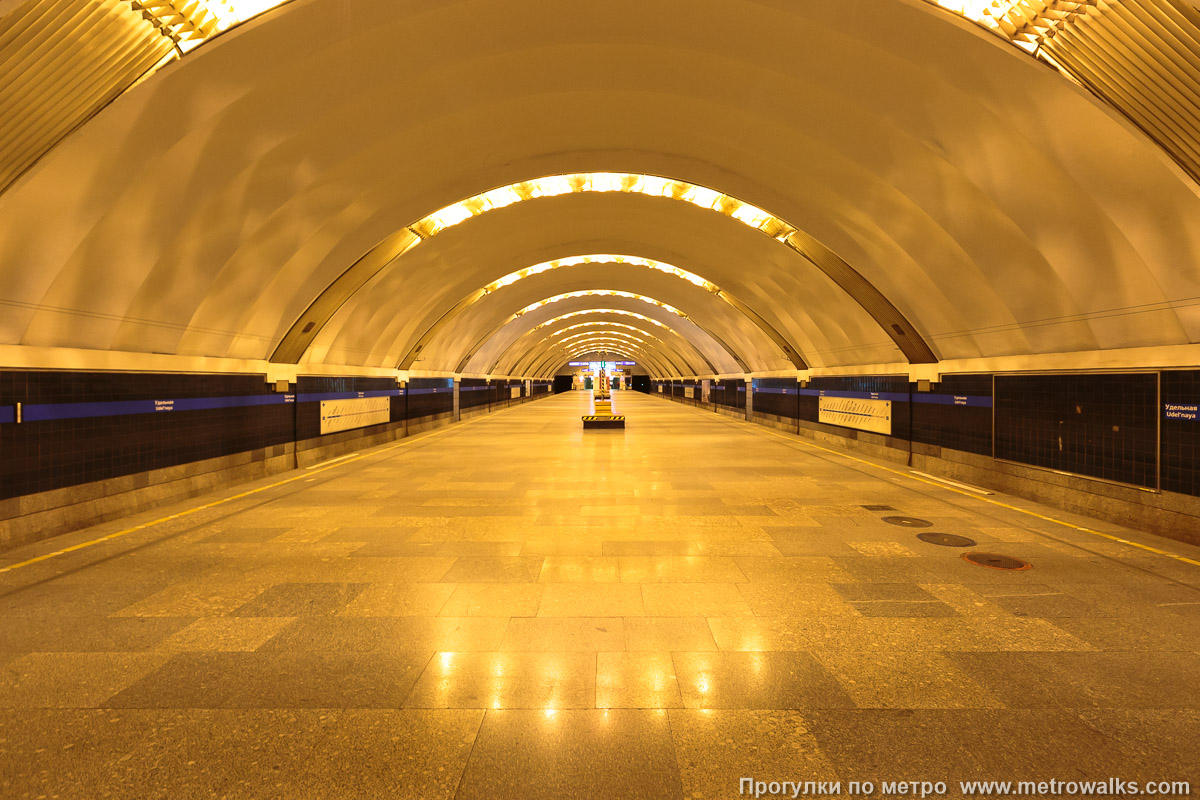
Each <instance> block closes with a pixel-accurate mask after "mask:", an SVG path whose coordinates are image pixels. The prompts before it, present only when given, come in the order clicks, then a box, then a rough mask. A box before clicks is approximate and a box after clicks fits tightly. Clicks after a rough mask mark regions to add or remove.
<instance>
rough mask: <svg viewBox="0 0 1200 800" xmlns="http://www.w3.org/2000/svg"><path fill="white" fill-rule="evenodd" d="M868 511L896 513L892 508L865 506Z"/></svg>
mask: <svg viewBox="0 0 1200 800" xmlns="http://www.w3.org/2000/svg"><path fill="white" fill-rule="evenodd" d="M863 508H865V509H866V510H867V511H895V510H896V509H894V508H892V507H891V506H863Z"/></svg>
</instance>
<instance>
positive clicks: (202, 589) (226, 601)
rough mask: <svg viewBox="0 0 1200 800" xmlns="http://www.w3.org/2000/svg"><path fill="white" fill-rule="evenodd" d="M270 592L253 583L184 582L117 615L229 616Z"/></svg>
mask: <svg viewBox="0 0 1200 800" xmlns="http://www.w3.org/2000/svg"><path fill="white" fill-rule="evenodd" d="M268 588H269V584H261V583H258V582H256V581H250V580H242V581H235V580H228V581H217V580H197V581H181V582H178V583H175V584H173V585H171V586H169V587H167V588H164V589H162V590H160V591H158V592H156V593H154V594H152V595H150V596H149V597H146V598H143V599H141V600H139V601H137V602H134V603H130V604H129V605H127V606H125V607H124V608H122V609H121V610H120V611H119V612H117V616H128V617H208V616H218V615H222V614H230V613H232V612H233V611H234V610H236V609H238V608H240V607H241V606H244V605H245V604H246V603H248V602H250V600H252V599H253V598H255V597H257V596H259V595H260V594H262V593H263V592H264V591H265V590H266V589H268Z"/></svg>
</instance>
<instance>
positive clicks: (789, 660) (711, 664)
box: [674, 652, 854, 709]
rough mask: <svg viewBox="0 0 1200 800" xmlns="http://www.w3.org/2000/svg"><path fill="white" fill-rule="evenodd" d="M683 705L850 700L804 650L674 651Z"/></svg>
mask: <svg viewBox="0 0 1200 800" xmlns="http://www.w3.org/2000/svg"><path fill="white" fill-rule="evenodd" d="M674 660H675V675H676V677H677V679H678V680H679V688H680V690H681V691H682V693H683V703H684V706H686V707H687V708H761V709H769V708H775V709H792V708H852V707H853V706H854V703H853V701H852V700H851V699H850V697H849V696H848V695H847V694H846V692H845V691H844V690H843V689H842V687H841V686H840V685H839V684H838V682H837V680H836V679H834V677H833V676H832V675H830V674H829V672H828V671H827V670H826V669H825V668H824V667H823V666H821V664H820V662H818V661H817V660H816V659H814V658H813V657H812V655H810V654H809V653H795V652H755V653H723V652H716V653H675V654H674Z"/></svg>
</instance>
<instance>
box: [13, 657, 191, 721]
mask: <svg viewBox="0 0 1200 800" xmlns="http://www.w3.org/2000/svg"><path fill="white" fill-rule="evenodd" d="M168 658H170V655H169V654H167V653H29V654H28V655H24V656H21V657H20V658H16V659H13V660H11V661H8V662H7V663H6V664H4V665H3V666H2V667H0V708H95V707H98V706H100V705H101V704H102V703H103V702H104V701H105V700H107V699H108V698H109V697H111V696H112V695H114V694H116V693H117V692H119V691H121V690H122V689H124V688H125V687H127V686H129V685H130V684H132V683H134V682H135V681H138V680H140V679H141V678H143V677H145V676H146V675H148V674H149V673H151V672H153V671H154V670H156V669H158V668H159V667H161V666H162V665H163V664H164V663H166V661H167V659H168Z"/></svg>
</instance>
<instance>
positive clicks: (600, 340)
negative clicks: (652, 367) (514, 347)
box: [516, 335, 685, 375]
mask: <svg viewBox="0 0 1200 800" xmlns="http://www.w3.org/2000/svg"><path fill="white" fill-rule="evenodd" d="M584 346H586V347H592V348H594V349H596V350H603V349H604V348H606V347H607V348H610V349H611V348H612V347H616V346H624V347H633V348H636V349H638V350H639V351H640V352H643V353H646V354H648V355H651V356H654V360H655V362H657V363H656V366H658V367H659V368H660V369H661V368H662V367H663V366H664V365H665V366H667V367H670V368H671V370H673V371H674V372H676V373H678V374H680V375H683V374H685V371H684V370H683V369H682V368H680V366H679V364H678V363H676V361H675V360H674V359H672V358H671V355H670V353H669V352H667V351H666V350H664V349H661V348H659V347H656V346H654V345H650V344H647V343H645V342H634V341H629V340H628V339H617V338H614V337H612V336H605V335H597V336H594V337H592V338H589V339H583V340H580V341H577V342H572V343H570V344H564V345H554V346H551V347H549V348H544V349H541V350H539V351H538V352H536V353H534V355H533V357H532V358H531V359H530V360H529V363H530V364H535V363H542V362H543V361H544V360H545V358H546V356H547V355H551V356H552V355H553V354H555V353H564V352H567V351H570V350H578V349H579V348H580V347H584ZM664 371H665V370H664ZM516 374H520V373H519V372H518V373H516Z"/></svg>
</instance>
